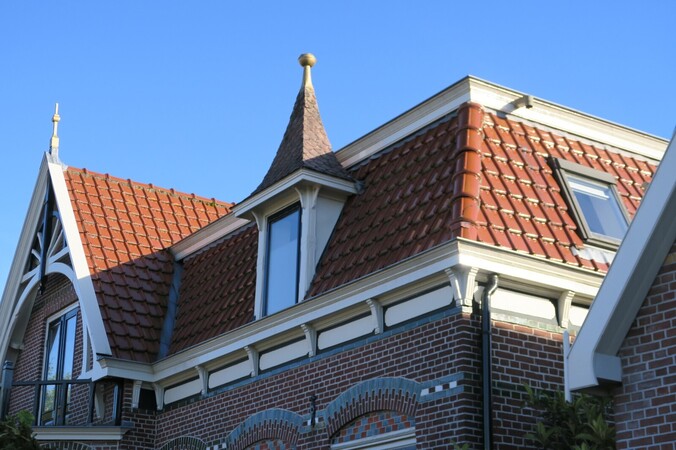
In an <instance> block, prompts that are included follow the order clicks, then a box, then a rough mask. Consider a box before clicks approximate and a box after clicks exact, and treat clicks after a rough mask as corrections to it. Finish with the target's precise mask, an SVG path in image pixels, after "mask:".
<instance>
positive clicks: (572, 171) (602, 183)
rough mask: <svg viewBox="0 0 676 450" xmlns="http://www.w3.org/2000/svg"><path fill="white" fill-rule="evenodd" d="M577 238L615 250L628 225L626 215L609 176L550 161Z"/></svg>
mask: <svg viewBox="0 0 676 450" xmlns="http://www.w3.org/2000/svg"><path fill="white" fill-rule="evenodd" d="M551 163H552V167H553V168H554V169H555V173H556V174H557V176H558V178H559V182H560V184H561V187H562V191H563V194H564V196H566V197H567V198H566V200H567V202H568V205H569V207H570V211H571V214H572V215H573V217H574V218H575V219H576V221H577V224H578V230H579V232H580V236H581V237H582V238H583V239H584V240H585V241H587V242H589V243H590V244H593V245H598V246H600V247H605V248H617V246H618V245H619V244H620V242H621V240H622V238H623V237H624V234H625V233H626V232H627V228H628V226H629V216H628V214H627V212H626V210H625V209H624V207H623V205H622V202H621V201H620V196H619V194H618V193H617V189H616V187H615V184H616V180H615V178H614V177H613V176H611V175H609V174H607V173H605V172H601V171H598V170H594V169H590V168H589V167H585V166H581V165H579V164H575V163H571V162H569V161H565V160H562V159H556V158H552V159H551Z"/></svg>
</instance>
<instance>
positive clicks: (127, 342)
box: [64, 167, 231, 362]
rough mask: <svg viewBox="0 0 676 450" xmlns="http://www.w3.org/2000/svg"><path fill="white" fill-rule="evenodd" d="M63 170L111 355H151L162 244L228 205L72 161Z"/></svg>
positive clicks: (162, 296)
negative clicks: (73, 164)
mask: <svg viewBox="0 0 676 450" xmlns="http://www.w3.org/2000/svg"><path fill="white" fill-rule="evenodd" d="M64 175H65V179H66V184H67V186H68V191H69V194H70V198H71V203H72V206H73V210H74V212H75V218H76V221H77V223H78V227H79V230H80V237H81V239H82V244H83V246H84V251H85V255H86V257H87V262H88V263H89V269H90V273H91V275H92V280H93V283H94V289H95V290H96V294H97V298H98V301H99V306H100V309H101V314H102V316H103V320H104V323H105V326H106V331H107V333H108V338H109V341H110V346H111V349H112V350H113V355H114V356H115V357H118V358H124V359H131V360H136V361H142V362H150V361H153V360H154V359H155V358H156V357H157V354H158V351H159V341H160V339H159V337H160V331H161V329H162V323H163V321H164V316H165V313H166V304H167V295H168V292H169V286H170V284H171V279H172V273H173V258H172V256H171V254H170V253H169V252H168V250H167V248H168V247H169V246H171V245H172V244H174V243H175V242H177V241H179V240H180V239H182V238H184V237H186V236H188V235H190V234H192V233H194V232H195V231H197V230H198V229H200V228H202V227H203V226H205V225H207V224H208V223H210V222H212V221H214V220H216V219H217V218H219V217H221V216H223V215H225V214H227V213H228V212H229V210H230V206H231V205H230V204H228V203H222V202H217V201H215V200H213V199H206V198H202V197H196V196H195V195H188V194H182V193H179V192H176V191H174V190H173V189H163V188H158V187H156V186H153V185H151V184H142V183H136V182H133V181H130V180H123V179H120V178H114V177H111V176H109V175H102V174H98V173H94V172H90V171H87V170H81V169H75V168H72V167H71V168H68V169H67V170H66V171H65V173H64Z"/></svg>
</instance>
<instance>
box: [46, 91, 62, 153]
mask: <svg viewBox="0 0 676 450" xmlns="http://www.w3.org/2000/svg"><path fill="white" fill-rule="evenodd" d="M60 120H61V116H59V104H58V103H57V104H56V106H55V107H54V115H53V116H52V124H53V128H52V138H51V139H50V141H49V154H50V155H52V156H54V157H55V158H58V157H59V136H58V130H59V121H60Z"/></svg>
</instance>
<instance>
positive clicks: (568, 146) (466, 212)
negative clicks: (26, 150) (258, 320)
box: [66, 104, 656, 361]
mask: <svg viewBox="0 0 676 450" xmlns="http://www.w3.org/2000/svg"><path fill="white" fill-rule="evenodd" d="M283 145H284V144H283ZM550 156H553V157H557V158H563V159H566V160H568V161H572V162H576V163H578V164H581V165H584V166H587V167H591V168H594V169H596V170H602V171H604V172H607V173H610V174H611V175H613V176H614V177H616V178H617V179H618V190H619V192H620V194H621V196H622V200H623V202H624V204H625V206H626V207H627V209H628V211H629V213H630V215H632V216H633V214H634V213H635V212H636V207H637V205H638V202H639V201H640V199H641V197H642V195H643V190H642V188H641V184H642V183H644V182H646V181H650V179H651V177H652V174H653V173H654V171H655V169H656V167H654V166H653V165H651V164H648V163H646V162H644V161H642V160H639V159H636V158H633V157H630V156H627V155H626V153H621V152H619V151H616V150H614V149H611V148H608V147H605V146H604V147H601V146H598V145H592V144H590V143H587V142H583V141H581V140H578V139H575V138H573V137H570V136H567V135H563V134H561V133H557V132H553V131H549V130H545V129H542V128H536V127H535V126H532V125H529V124H527V123H522V122H519V121H515V120H509V119H504V118H502V117H499V116H498V115H496V114H494V113H492V112H484V111H483V109H482V108H481V107H480V106H479V105H475V104H466V105H463V106H461V107H460V109H459V110H458V112H457V114H456V115H454V116H453V117H449V118H447V119H446V120H442V121H440V122H438V123H437V124H435V125H433V126H430V127H428V128H427V129H426V130H424V131H422V132H420V133H418V134H417V135H416V136H413V137H411V138H410V139H408V140H406V141H404V142H403V143H401V144H400V145H398V146H396V147H392V148H389V149H386V150H384V151H382V152H380V153H378V154H376V155H374V156H372V157H371V158H370V159H369V160H366V161H363V162H362V163H360V164H358V165H357V166H355V167H353V168H351V171H350V174H351V176H352V178H354V179H356V180H359V181H360V182H361V184H362V185H363V189H362V190H361V191H360V193H359V194H357V195H354V196H352V197H351V198H350V199H348V201H347V203H346V204H345V207H344V209H343V212H342V214H341V216H340V218H339V220H338V223H337V225H336V227H335V229H334V231H333V234H332V237H331V239H330V241H329V243H328V246H327V248H326V249H325V251H324V254H323V256H322V259H321V261H320V263H319V265H318V267H317V271H316V275H315V278H314V280H313V282H312V285H311V287H310V290H309V292H308V294H307V295H308V297H313V296H316V295H319V294H321V293H323V292H326V291H328V290H330V289H334V288H336V287H339V286H342V285H345V284H347V283H350V282H352V281H355V280H357V279H359V278H361V277H364V276H367V275H369V274H372V273H374V272H375V271H377V270H380V269H384V268H387V267H390V266H392V265H394V264H396V263H398V262H401V261H403V260H404V259H406V258H409V257H412V256H415V255H418V254H420V253H422V252H424V251H426V250H429V249H432V248H433V247H436V246H438V245H440V244H443V243H445V242H448V241H450V240H452V239H454V238H457V237H461V238H465V239H471V240H476V241H479V242H482V243H485V244H489V245H494V246H499V247H503V248H506V249H510V250H514V251H517V252H521V253H523V254H528V255H533V256H535V257H539V258H543V259H547V260H552V261H562V262H565V263H568V264H572V265H575V266H578V267H584V268H587V269H590V270H597V271H606V270H607V267H606V265H605V264H602V263H598V262H596V261H592V260H587V259H584V258H581V257H580V256H576V254H575V253H574V251H573V247H578V248H580V247H583V245H584V244H583V242H582V241H581V239H580V238H579V236H578V234H577V225H576V224H575V222H574V220H573V218H572V216H571V215H570V214H569V212H568V208H567V206H566V202H565V200H564V199H563V197H562V195H561V189H560V187H559V185H558V183H557V181H556V179H555V178H554V176H553V173H552V170H551V168H550V167H549V165H548V163H547V158H548V157H550ZM273 165H274V164H273ZM66 179H67V182H68V185H69V189H70V191H71V196H72V199H73V206H74V209H75V211H76V216H77V218H78V222H79V225H80V227H81V234H82V239H83V242H84V243H85V252H86V254H87V258H88V260H89V263H90V268H91V271H92V274H93V279H94V283H95V288H96V290H97V294H98V296H99V302H100V305H101V310H102V313H103V315H104V321H105V323H106V327H107V331H108V334H109V336H110V340H111V346H112V347H113V349H114V352H115V356H118V357H121V358H129V359H135V360H138V361H152V360H153V359H154V358H156V357H157V354H158V350H159V345H158V342H159V335H160V331H161V328H162V323H163V318H164V315H165V313H166V301H167V293H168V289H169V285H170V282H171V277H172V273H173V262H172V260H171V257H170V255H169V253H168V252H167V251H166V250H165V249H166V248H167V247H168V246H169V245H171V244H172V243H174V242H176V241H177V240H179V239H181V238H183V237H185V236H187V235H188V234H190V233H192V232H194V231H195V230H197V229H198V228H200V227H202V226H204V225H206V224H207V223H209V222H210V221H213V220H215V219H216V218H218V217H220V216H222V215H224V214H226V213H227V212H228V210H229V205H227V204H221V203H216V202H213V201H210V200H207V199H199V198H196V197H194V196H192V197H190V196H186V195H184V194H177V193H174V192H173V191H166V190H161V189H156V188H154V187H152V186H150V185H141V184H138V183H132V182H130V181H124V180H119V179H114V178H111V177H108V176H104V175H98V174H90V173H88V172H85V171H80V170H77V169H69V170H68V171H67V173H66ZM257 244H258V232H257V229H256V227H255V226H254V225H249V226H247V227H246V228H244V229H241V230H238V231H237V232H235V233H232V234H231V235H229V236H226V237H225V238H223V239H222V240H220V241H219V242H217V243H215V244H211V245H210V246H209V247H208V248H206V249H204V250H202V251H201V252H199V253H197V254H195V255H192V256H190V257H188V258H187V259H186V260H184V261H183V263H184V270H183V273H182V278H181V286H180V292H179V299H178V305H177V315H176V321H175V326H174V332H173V335H172V341H171V344H170V353H175V352H178V351H181V350H185V349H187V348H189V347H191V346H193V345H196V344H198V343H200V342H203V341H205V340H207V339H210V338H213V337H216V336H218V335H221V334H223V333H226V332H228V331H231V330H233V329H235V328H237V327H240V326H242V325H244V324H246V323H248V322H251V321H252V320H254V316H253V308H254V297H255V280H256V273H255V272H256V255H257Z"/></svg>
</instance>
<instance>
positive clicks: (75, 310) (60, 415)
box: [35, 304, 80, 426]
mask: <svg viewBox="0 0 676 450" xmlns="http://www.w3.org/2000/svg"><path fill="white" fill-rule="evenodd" d="M79 311H80V308H79V306H78V305H77V304H76V305H73V306H72V307H70V308H67V309H66V310H63V311H61V312H59V313H58V314H55V315H53V316H51V317H49V318H48V319H47V321H46V326H45V338H44V351H43V355H44V357H43V364H42V368H41V378H42V381H50V380H49V378H48V377H49V356H50V346H49V338H50V333H51V330H52V328H53V327H54V325H55V324H56V323H58V324H59V327H60V329H59V342H58V344H55V345H58V348H57V358H56V359H57V367H56V378H54V381H55V383H54V384H53V385H50V384H45V385H43V386H42V387H41V388H40V390H39V392H40V398H39V402H38V405H37V407H38V410H37V411H36V413H37V414H36V418H35V420H36V423H37V425H38V426H58V425H66V424H67V419H68V417H67V416H68V404H69V399H68V396H69V395H68V394H69V392H66V391H69V390H70V385H67V386H65V390H64V385H62V384H61V383H60V382H61V381H63V380H64V379H63V378H62V376H63V372H64V368H65V367H64V364H65V357H66V352H67V348H66V347H67V346H68V338H67V334H68V333H67V332H63V330H65V329H66V328H65V326H66V324H67V323H68V321H70V320H71V319H74V320H75V321H74V322H73V324H74V328H73V344H72V348H70V350H71V351H72V356H73V363H72V364H73V366H72V368H71V372H72V373H71V377H70V378H68V380H73V379H75V377H74V376H73V375H74V373H75V370H76V367H77V365H78V364H77V361H76V354H77V321H78V314H79ZM48 386H54V392H55V393H54V408H53V409H52V410H51V411H52V415H53V417H52V418H51V420H48V421H47V423H45V418H44V417H43V416H44V414H45V412H44V410H43V409H44V406H45V397H46V395H47V387H48Z"/></svg>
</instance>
